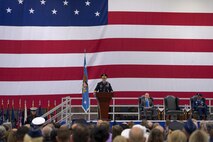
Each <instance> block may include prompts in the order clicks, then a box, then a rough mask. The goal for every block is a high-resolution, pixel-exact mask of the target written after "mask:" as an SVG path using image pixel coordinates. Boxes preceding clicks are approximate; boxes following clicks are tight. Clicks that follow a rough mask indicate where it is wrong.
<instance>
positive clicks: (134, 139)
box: [129, 127, 145, 142]
mask: <svg viewBox="0 0 213 142" xmlns="http://www.w3.org/2000/svg"><path fill="white" fill-rule="evenodd" d="M144 141H145V138H144V131H143V130H142V129H141V128H138V127H133V128H132V129H131V130H130V132H129V142H144Z"/></svg>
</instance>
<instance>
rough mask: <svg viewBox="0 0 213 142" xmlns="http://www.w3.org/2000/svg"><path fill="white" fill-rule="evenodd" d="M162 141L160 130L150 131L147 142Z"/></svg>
mask: <svg viewBox="0 0 213 142" xmlns="http://www.w3.org/2000/svg"><path fill="white" fill-rule="evenodd" d="M163 140H164V139H163V132H161V130H159V129H157V128H154V129H152V130H151V132H150V134H149V138H148V142H163Z"/></svg>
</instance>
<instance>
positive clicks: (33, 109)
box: [30, 107, 38, 111]
mask: <svg viewBox="0 0 213 142" xmlns="http://www.w3.org/2000/svg"><path fill="white" fill-rule="evenodd" d="M37 109H38V108H37V107H31V108H30V110H31V111H36V110H37Z"/></svg>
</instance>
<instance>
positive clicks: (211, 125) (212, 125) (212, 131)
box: [206, 122, 213, 138]
mask: <svg viewBox="0 0 213 142" xmlns="http://www.w3.org/2000/svg"><path fill="white" fill-rule="evenodd" d="M206 129H207V132H208V133H209V135H210V138H213V122H207V123H206Z"/></svg>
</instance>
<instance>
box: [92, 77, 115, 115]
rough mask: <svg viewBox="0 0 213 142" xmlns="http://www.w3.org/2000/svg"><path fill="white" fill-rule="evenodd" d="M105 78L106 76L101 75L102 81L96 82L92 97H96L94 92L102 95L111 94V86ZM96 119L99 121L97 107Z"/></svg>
mask: <svg viewBox="0 0 213 142" xmlns="http://www.w3.org/2000/svg"><path fill="white" fill-rule="evenodd" d="M107 77H108V76H107V74H102V75H101V79H102V81H101V82H98V84H97V86H96V87H95V90H94V95H95V96H96V92H104V93H110V92H113V90H112V86H111V84H110V83H109V82H108V81H106V80H107ZM109 111H110V110H109ZM98 118H99V119H100V108H99V105H98Z"/></svg>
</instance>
